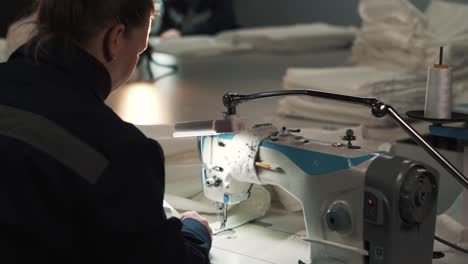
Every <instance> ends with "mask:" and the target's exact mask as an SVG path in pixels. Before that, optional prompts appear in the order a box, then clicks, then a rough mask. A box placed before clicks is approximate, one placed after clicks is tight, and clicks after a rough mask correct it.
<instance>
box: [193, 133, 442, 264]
mask: <svg viewBox="0 0 468 264" xmlns="http://www.w3.org/2000/svg"><path fill="white" fill-rule="evenodd" d="M249 135H250V136H249ZM200 149H201V159H202V163H203V170H202V180H203V184H204V194H205V195H206V197H208V198H209V199H211V200H213V201H216V202H219V203H224V204H228V205H229V204H236V203H239V202H242V201H243V200H245V199H248V197H249V194H250V190H251V188H252V184H271V185H275V186H280V187H281V188H283V189H284V190H286V191H287V192H289V193H290V194H291V195H293V196H294V197H295V198H297V199H298V200H299V201H300V202H301V204H302V207H303V212H304V218H305V219H304V220H305V226H306V231H307V237H306V238H305V240H306V241H308V242H310V260H307V261H310V263H330V264H331V263H337V264H338V263H340V264H354V263H359V264H361V263H393V262H388V261H387V262H379V261H373V262H372V261H370V262H369V250H371V248H370V247H369V245H366V243H365V242H364V241H365V238H364V235H363V234H364V223H365V215H366V212H365V211H364V210H367V209H366V208H365V207H366V205H365V203H364V200H365V199H367V196H366V197H365V193H366V191H365V189H366V173H367V171H368V169H369V166H370V165H371V164H372V162H373V161H374V159H376V158H377V157H379V156H381V155H383V154H384V153H381V152H373V151H368V150H365V149H364V148H360V147H355V146H350V145H346V144H331V143H327V142H319V141H311V140H307V139H305V138H302V137H300V136H298V135H295V134H292V133H290V132H289V131H288V130H285V129H284V128H283V129H282V130H281V131H280V130H278V129H276V128H275V127H273V126H271V125H260V126H256V127H254V128H253V129H251V130H246V131H243V132H241V133H239V134H224V135H216V136H206V137H201V138H200ZM252 168H254V169H252ZM382 169H385V168H382ZM395 177H396V176H395ZM400 178H403V176H400ZM385 199H386V198H383V199H381V200H382V203H385V201H384V200H385ZM367 202H369V203H377V202H378V201H374V200H369V201H367ZM370 206H373V205H372V204H370ZM381 207H383V206H381ZM376 212H377V211H376ZM379 212H381V211H379ZM379 214H381V215H380V216H379V217H380V218H379V219H380V220H378V221H384V220H383V219H384V218H386V216H385V215H383V213H379ZM376 215H377V213H376ZM434 215H435V208H434ZM378 221H377V222H378ZM432 225H434V224H433V223H432ZM431 245H432V242H431ZM382 248H384V247H383V246H382ZM431 251H432V249H431ZM428 254H429V253H428ZM430 254H431V255H432V252H430ZM377 259H378V257H377ZM395 263H396V262H395ZM428 263H430V262H428Z"/></svg>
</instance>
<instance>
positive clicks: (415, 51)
mask: <svg viewBox="0 0 468 264" xmlns="http://www.w3.org/2000/svg"><path fill="white" fill-rule="evenodd" d="M389 10H391V11H389ZM359 14H360V15H361V18H362V20H363V25H362V28H361V29H360V30H359V32H358V33H357V36H356V40H355V42H354V45H353V49H352V61H353V62H354V64H357V65H367V66H372V67H375V68H377V69H384V70H392V71H396V72H401V71H404V72H411V73H420V74H422V73H424V72H425V71H426V69H427V67H428V66H430V65H432V64H435V63H438V57H439V47H440V46H444V48H445V52H444V58H445V59H444V62H445V63H449V64H450V65H451V66H452V67H455V68H458V67H466V66H467V65H468V64H467V63H466V56H460V55H461V54H466V53H467V51H468V43H467V41H466V40H467V39H468V35H467V33H468V24H467V23H466V22H465V20H466V17H467V15H468V5H464V4H460V3H453V2H447V1H440V0H433V1H432V2H431V3H430V5H429V7H428V9H427V10H426V12H425V13H422V12H420V11H419V10H417V9H416V8H415V7H414V6H413V5H412V4H411V3H410V2H409V1H408V0H361V1H360V4H359Z"/></svg>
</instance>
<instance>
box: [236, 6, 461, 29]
mask: <svg viewBox="0 0 468 264" xmlns="http://www.w3.org/2000/svg"><path fill="white" fill-rule="evenodd" d="M388 1H391V0H388ZM448 1H450V2H462V3H466V4H468V0H448ZM411 2H413V3H414V5H415V6H417V7H418V8H419V9H421V10H425V9H426V7H427V5H428V4H429V2H430V0H411ZM358 3H359V0H235V8H236V11H237V16H238V18H239V22H240V24H241V25H244V26H268V25H284V24H294V23H303V22H317V21H322V22H328V23H331V24H336V25H359V24H360V23H361V20H360V18H359V15H358V12H357V5H358Z"/></svg>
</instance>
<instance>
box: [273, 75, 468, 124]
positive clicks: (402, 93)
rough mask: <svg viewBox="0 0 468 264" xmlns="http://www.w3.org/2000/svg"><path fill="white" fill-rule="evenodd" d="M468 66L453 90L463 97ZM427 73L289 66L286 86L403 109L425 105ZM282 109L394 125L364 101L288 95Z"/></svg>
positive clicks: (316, 117) (313, 116)
mask: <svg viewBox="0 0 468 264" xmlns="http://www.w3.org/2000/svg"><path fill="white" fill-rule="evenodd" d="M464 79H465V80H466V79H468V69H466V70H465V71H460V72H455V73H454V75H453V80H454V81H453V94H454V95H455V98H460V97H459V95H462V94H463V92H464V91H466V90H467V88H468V83H467V82H464V81H461V80H464ZM425 87H426V76H425V75H413V74H408V73H397V72H394V71H384V70H377V69H375V68H372V67H367V66H356V67H342V68H328V69H305V68H290V69H288V71H287V73H286V76H285V78H284V88H285V89H287V90H296V89H309V90H319V91H323V92H330V93H338V94H345V95H351V96H358V97H375V98H378V99H380V100H381V101H383V102H384V103H386V104H389V105H392V106H393V107H394V108H395V109H396V110H397V111H399V112H400V113H405V112H406V111H409V110H415V109H423V107H424V97H425ZM278 111H279V113H281V114H284V115H287V116H295V117H301V118H307V119H313V120H319V121H327V122H334V123H341V124H347V125H350V124H365V125H368V126H389V125H394V123H393V122H392V121H390V120H389V119H383V120H382V119H378V118H375V117H374V116H372V114H371V111H370V109H368V108H366V107H363V106H361V105H354V104H347V103H341V102H335V101H329V100H325V99H320V98H314V97H302V96H301V97H299V96H297V97H286V98H284V99H282V100H281V101H280V103H279V109H278Z"/></svg>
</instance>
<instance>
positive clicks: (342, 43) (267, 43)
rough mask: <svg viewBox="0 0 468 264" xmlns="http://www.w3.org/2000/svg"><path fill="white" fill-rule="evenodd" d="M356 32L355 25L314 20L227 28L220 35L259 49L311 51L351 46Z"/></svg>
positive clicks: (242, 44) (224, 38)
mask: <svg viewBox="0 0 468 264" xmlns="http://www.w3.org/2000/svg"><path fill="white" fill-rule="evenodd" d="M355 33H356V29H355V28H354V27H342V26H334V25H329V24H325V23H312V24H297V25H290V26H281V27H264V28H252V29H241V30H232V31H225V32H223V33H221V34H219V35H218V36H217V39H218V40H221V41H225V42H229V43H232V44H233V45H234V46H238V47H250V48H251V49H253V50H255V51H272V52H307V51H317V50H326V49H343V48H349V47H350V46H351V45H352V42H353V40H354V36H355Z"/></svg>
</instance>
